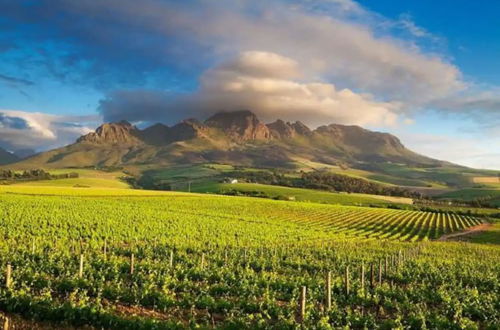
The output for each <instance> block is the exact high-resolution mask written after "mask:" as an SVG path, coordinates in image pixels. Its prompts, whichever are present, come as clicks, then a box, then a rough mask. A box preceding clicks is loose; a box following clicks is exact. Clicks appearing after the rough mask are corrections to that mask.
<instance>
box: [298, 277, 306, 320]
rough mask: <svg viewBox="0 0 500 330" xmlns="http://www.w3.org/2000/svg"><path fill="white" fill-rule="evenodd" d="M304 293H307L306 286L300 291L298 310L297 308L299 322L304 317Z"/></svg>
mask: <svg viewBox="0 0 500 330" xmlns="http://www.w3.org/2000/svg"><path fill="white" fill-rule="evenodd" d="M306 294H307V288H306V287H305V286H303V287H302V290H301V292H300V310H299V313H300V314H299V320H300V323H304V321H305V318H306Z"/></svg>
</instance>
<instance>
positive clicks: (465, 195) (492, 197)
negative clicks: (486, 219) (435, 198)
mask: <svg viewBox="0 0 500 330" xmlns="http://www.w3.org/2000/svg"><path fill="white" fill-rule="evenodd" d="M439 197H440V198H446V199H461V200H465V201H471V200H474V199H477V198H485V199H488V200H489V203H491V204H493V205H496V206H498V207H500V189H482V188H471V189H460V190H455V191H451V192H448V193H445V194H441V195H439Z"/></svg>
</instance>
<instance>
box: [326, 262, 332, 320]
mask: <svg viewBox="0 0 500 330" xmlns="http://www.w3.org/2000/svg"><path fill="white" fill-rule="evenodd" d="M325 289H326V310H327V311H329V310H330V308H332V272H328V273H327V274H326V288H325Z"/></svg>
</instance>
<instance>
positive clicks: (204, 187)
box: [191, 182, 412, 206]
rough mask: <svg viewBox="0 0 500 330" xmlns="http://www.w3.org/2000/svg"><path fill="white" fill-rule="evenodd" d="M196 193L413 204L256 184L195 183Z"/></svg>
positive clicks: (397, 200) (383, 197) (354, 202)
mask: <svg viewBox="0 0 500 330" xmlns="http://www.w3.org/2000/svg"><path fill="white" fill-rule="evenodd" d="M191 190H192V191H194V192H209V193H225V192H230V191H233V190H235V191H239V192H247V193H248V192H261V193H264V194H266V195H267V196H269V197H270V198H276V197H280V198H283V199H289V200H296V201H307V202H316V203H327V204H343V205H380V206H384V205H389V204H394V203H401V204H412V199H411V198H404V197H391V196H380V195H367V194H356V193H351V194H347V193H333V192H327V191H321V190H313V189H302V188H290V187H280V186H272V185H264V184H256V183H236V184H227V183H216V182H201V183H194V184H192V186H191Z"/></svg>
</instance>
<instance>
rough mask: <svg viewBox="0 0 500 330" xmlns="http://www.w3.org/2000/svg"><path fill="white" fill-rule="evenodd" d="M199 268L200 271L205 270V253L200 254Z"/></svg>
mask: <svg viewBox="0 0 500 330" xmlns="http://www.w3.org/2000/svg"><path fill="white" fill-rule="evenodd" d="M200 267H201V269H203V268H205V253H202V254H201V262H200Z"/></svg>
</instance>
